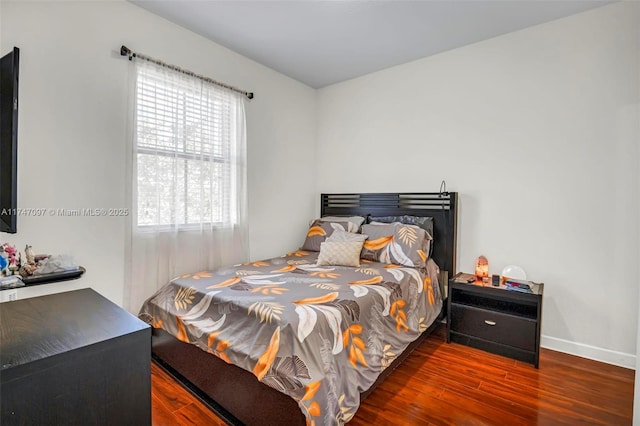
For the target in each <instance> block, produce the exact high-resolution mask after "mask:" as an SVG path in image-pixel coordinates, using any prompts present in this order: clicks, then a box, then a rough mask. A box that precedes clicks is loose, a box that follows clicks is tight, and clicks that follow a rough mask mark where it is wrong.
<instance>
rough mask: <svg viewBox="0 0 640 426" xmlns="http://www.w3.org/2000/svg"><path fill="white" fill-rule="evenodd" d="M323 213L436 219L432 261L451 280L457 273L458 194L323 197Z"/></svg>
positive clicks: (324, 195) (432, 193)
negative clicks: (428, 217)
mask: <svg viewBox="0 0 640 426" xmlns="http://www.w3.org/2000/svg"><path fill="white" fill-rule="evenodd" d="M320 197H321V207H320V213H321V215H322V216H327V215H331V216H333V215H339V216H344V215H357V216H365V217H366V216H398V215H405V214H406V215H412V216H431V217H433V233H434V234H435V235H434V236H433V239H434V247H433V255H432V257H433V259H434V260H435V261H436V263H437V264H438V266H439V267H440V269H441V270H442V271H447V272H448V273H449V276H450V277H451V276H453V275H455V273H456V246H457V244H456V242H457V218H458V211H457V206H458V193H457V192H445V193H439V192H423V193H381V194H321V195H320Z"/></svg>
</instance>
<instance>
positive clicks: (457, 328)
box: [447, 277, 544, 368]
mask: <svg viewBox="0 0 640 426" xmlns="http://www.w3.org/2000/svg"><path fill="white" fill-rule="evenodd" d="M543 289H544V284H537V283H531V292H530V293H522V292H519V291H513V290H509V289H507V288H506V287H505V286H504V285H500V286H497V287H494V286H492V285H491V284H483V283H482V282H472V283H466V282H457V281H456V277H454V278H453V279H451V280H449V292H448V294H449V299H448V303H447V315H448V316H447V342H448V343H449V342H456V343H460V344H463V345H467V346H473V347H475V348H478V349H482V350H485V351H488V352H493V353H496V354H499V355H504V356H507V357H510V358H514V359H517V360H520V361H525V362H529V363H531V364H533V365H534V366H535V367H536V368H538V362H539V358H540V326H541V319H542V292H543Z"/></svg>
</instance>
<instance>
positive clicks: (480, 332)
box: [449, 304, 536, 351]
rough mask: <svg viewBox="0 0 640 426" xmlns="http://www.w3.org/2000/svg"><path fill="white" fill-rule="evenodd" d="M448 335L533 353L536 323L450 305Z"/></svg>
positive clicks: (498, 313) (469, 307)
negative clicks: (476, 338)
mask: <svg viewBox="0 0 640 426" xmlns="http://www.w3.org/2000/svg"><path fill="white" fill-rule="evenodd" d="M449 320H450V321H451V331H455V332H458V333H464V334H467V335H469V336H475V337H479V338H481V339H485V340H488V341H491V342H496V343H501V344H503V345H509V346H513V347H515V348H520V349H524V350H526V351H535V350H536V322H535V321H532V320H530V319H526V318H519V317H517V316H514V315H508V314H503V313H500V312H494V311H489V310H485V309H481V308H475V307H471V306H464V305H457V304H451V318H450V319H449Z"/></svg>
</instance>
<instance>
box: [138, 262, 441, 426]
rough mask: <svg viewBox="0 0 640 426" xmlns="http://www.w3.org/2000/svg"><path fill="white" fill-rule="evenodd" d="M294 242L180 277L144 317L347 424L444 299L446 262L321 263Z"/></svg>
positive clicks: (313, 418)
mask: <svg viewBox="0 0 640 426" xmlns="http://www.w3.org/2000/svg"><path fill="white" fill-rule="evenodd" d="M317 255H318V253H315V252H306V251H300V250H298V251H296V252H293V253H288V254H287V255H285V256H283V257H278V258H274V259H269V260H264V261H258V262H251V263H245V264H241V265H236V266H233V267H229V268H222V269H218V270H215V271H201V272H197V273H193V274H185V275H183V276H181V277H178V278H175V279H174V280H172V281H171V282H170V283H168V284H167V285H165V286H164V287H162V288H161V289H160V290H159V291H158V292H157V293H156V294H154V295H153V296H152V297H151V298H149V299H148V300H147V301H146V302H145V303H144V305H143V307H142V309H141V311H140V318H142V319H143V320H145V321H147V322H148V323H149V324H151V325H152V326H153V327H155V328H160V329H163V330H165V331H167V332H168V333H170V334H172V335H173V336H175V337H176V338H177V339H179V340H181V341H183V342H187V343H191V344H193V345H196V346H198V347H199V348H200V349H202V350H204V351H206V352H209V353H211V354H212V355H214V356H217V357H219V358H221V359H223V360H224V361H226V362H227V363H232V364H235V365H237V366H239V367H240V368H243V369H245V370H247V371H250V372H252V373H253V374H254V375H255V376H256V377H257V379H258V380H260V381H261V382H262V383H264V384H265V385H268V386H270V387H272V388H275V389H276V390H278V391H280V392H282V393H284V394H286V395H289V396H290V397H291V398H293V399H294V400H295V401H297V403H298V406H299V407H300V410H301V411H302V413H303V414H304V415H305V416H306V418H307V420H308V423H314V424H327V425H332V424H334V425H335V424H338V425H339V424H344V423H345V422H347V421H349V420H350V419H351V418H352V417H353V415H354V414H355V412H356V410H357V408H358V406H359V403H360V393H361V392H363V391H365V390H367V389H368V388H369V387H370V386H371V385H372V384H373V383H374V382H375V381H376V379H377V378H378V376H379V375H380V373H381V372H382V371H384V370H385V368H387V367H388V366H389V365H390V364H391V363H392V362H393V360H394V359H395V358H396V356H398V355H399V354H400V353H402V351H403V350H404V349H405V348H406V347H407V346H408V345H409V344H410V343H411V342H412V341H414V340H416V339H417V338H418V336H419V335H420V334H421V333H422V332H423V331H424V330H426V329H427V328H428V327H429V326H430V325H431V324H432V323H433V321H434V320H435V319H436V318H437V317H438V315H439V314H440V311H441V309H442V297H441V294H440V287H439V284H438V273H439V270H438V267H437V265H436V264H435V263H434V262H433V261H432V260H429V261H428V262H427V267H426V268H422V269H417V268H411V267H402V266H399V265H390V264H382V263H375V262H366V261H363V263H362V265H361V266H360V267H358V268H353V267H341V266H331V267H326V266H322V267H318V266H316V265H315V261H316V258H317Z"/></svg>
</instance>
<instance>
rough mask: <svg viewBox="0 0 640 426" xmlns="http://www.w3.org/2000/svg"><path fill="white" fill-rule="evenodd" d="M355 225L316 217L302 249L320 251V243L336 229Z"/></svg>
mask: <svg viewBox="0 0 640 426" xmlns="http://www.w3.org/2000/svg"><path fill="white" fill-rule="evenodd" d="M350 224H351V226H355V225H353V224H352V223H351V222H325V221H323V220H320V219H316V220H314V221H313V222H312V223H311V226H310V227H309V231H307V238H306V239H305V240H304V244H303V245H302V250H307V251H320V244H322V243H323V242H324V240H326V239H327V237H329V236H330V235H331V234H333V232H334V231H335V230H340V231H345V232H346V230H347V229H349V226H350Z"/></svg>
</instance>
